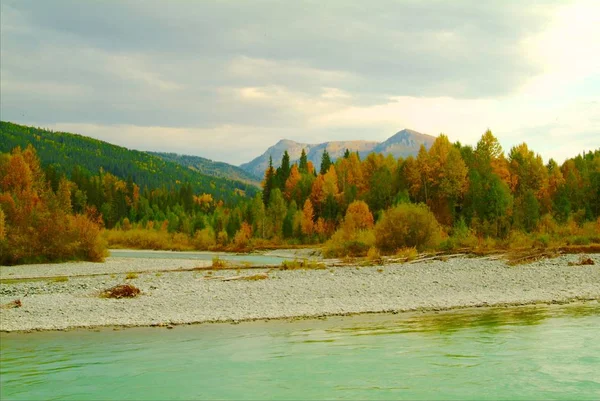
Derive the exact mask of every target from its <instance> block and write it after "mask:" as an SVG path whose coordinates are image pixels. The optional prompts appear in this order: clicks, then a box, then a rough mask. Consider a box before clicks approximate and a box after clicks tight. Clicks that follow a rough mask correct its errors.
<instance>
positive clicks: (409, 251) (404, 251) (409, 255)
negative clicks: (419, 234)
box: [395, 247, 419, 262]
mask: <svg viewBox="0 0 600 401" xmlns="http://www.w3.org/2000/svg"><path fill="white" fill-rule="evenodd" d="M395 256H396V257H397V258H399V259H406V261H407V262H408V261H411V260H413V259H415V258H416V257H417V256H419V252H418V251H417V248H415V247H412V248H401V249H398V250H397V251H396V255H395Z"/></svg>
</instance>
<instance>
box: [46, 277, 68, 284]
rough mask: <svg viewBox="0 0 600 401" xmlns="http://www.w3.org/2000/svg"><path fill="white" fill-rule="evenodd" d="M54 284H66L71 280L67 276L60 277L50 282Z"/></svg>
mask: <svg viewBox="0 0 600 401" xmlns="http://www.w3.org/2000/svg"><path fill="white" fill-rule="evenodd" d="M50 281H51V282H53V283H64V282H67V281H69V278H68V277H67V276H59V277H54V278H52V280H50Z"/></svg>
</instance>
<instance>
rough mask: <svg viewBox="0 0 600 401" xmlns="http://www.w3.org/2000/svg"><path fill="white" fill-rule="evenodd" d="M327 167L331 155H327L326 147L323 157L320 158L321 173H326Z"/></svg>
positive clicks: (329, 163) (329, 165)
mask: <svg viewBox="0 0 600 401" xmlns="http://www.w3.org/2000/svg"><path fill="white" fill-rule="evenodd" d="M329 167H331V157H330V156H329V152H327V149H324V150H323V157H322V158H321V175H325V174H327V172H328V171H329Z"/></svg>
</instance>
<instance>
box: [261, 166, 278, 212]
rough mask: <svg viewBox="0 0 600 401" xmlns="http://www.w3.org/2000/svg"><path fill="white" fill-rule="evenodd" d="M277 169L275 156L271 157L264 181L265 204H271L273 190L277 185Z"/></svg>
mask: <svg viewBox="0 0 600 401" xmlns="http://www.w3.org/2000/svg"><path fill="white" fill-rule="evenodd" d="M274 181H275V171H274V169H273V157H269V167H267V170H266V171H265V181H264V182H263V203H264V204H265V206H267V205H268V204H269V200H270V199H271V191H273V187H274V186H275V185H274V184H275V182H274Z"/></svg>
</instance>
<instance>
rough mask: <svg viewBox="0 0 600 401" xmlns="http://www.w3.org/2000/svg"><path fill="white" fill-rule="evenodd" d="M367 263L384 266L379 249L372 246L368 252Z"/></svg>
mask: <svg viewBox="0 0 600 401" xmlns="http://www.w3.org/2000/svg"><path fill="white" fill-rule="evenodd" d="M367 261H368V262H369V263H371V264H376V265H382V264H383V258H382V257H381V253H379V249H377V248H375V247H374V246H372V247H371V248H369V251H368V252H367Z"/></svg>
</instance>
